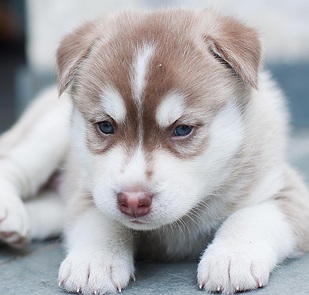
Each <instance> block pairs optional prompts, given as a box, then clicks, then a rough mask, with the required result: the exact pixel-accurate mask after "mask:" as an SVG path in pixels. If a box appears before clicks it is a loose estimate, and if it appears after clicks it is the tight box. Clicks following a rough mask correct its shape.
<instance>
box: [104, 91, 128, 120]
mask: <svg viewBox="0 0 309 295" xmlns="http://www.w3.org/2000/svg"><path fill="white" fill-rule="evenodd" d="M101 105H102V109H103V110H104V112H105V113H106V114H107V115H109V116H110V117H111V118H113V119H114V120H115V121H116V122H119V123H121V122H123V121H124V119H125V116H126V113H127V112H126V107H125V104H124V101H123V98H122V97H121V95H120V93H119V92H118V91H117V90H116V89H115V88H113V87H107V88H105V89H104V90H103V92H102V95H101Z"/></svg>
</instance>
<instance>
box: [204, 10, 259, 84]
mask: <svg viewBox="0 0 309 295" xmlns="http://www.w3.org/2000/svg"><path fill="white" fill-rule="evenodd" d="M206 14H208V15H207V17H208V20H207V22H208V26H209V32H207V33H206V34H205V35H204V40H205V41H206V42H207V44H208V45H209V48H210V50H211V52H212V53H213V54H214V55H215V56H216V57H217V58H220V59H222V60H223V61H224V63H227V64H228V65H229V66H230V67H231V68H232V69H233V70H234V71H235V72H236V74H237V75H238V76H239V77H240V78H241V79H242V80H243V81H244V82H246V83H249V84H250V85H251V86H252V87H253V88H257V86H258V71H259V67H260V63H261V43H260V40H259V37H258V34H257V32H256V31H255V30H254V29H252V28H249V27H246V26H244V25H243V24H242V23H240V22H239V21H237V20H236V19H234V18H232V17H224V16H220V15H218V14H216V13H214V11H212V12H211V13H210V12H209V11H206Z"/></svg>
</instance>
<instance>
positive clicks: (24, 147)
mask: <svg viewBox="0 0 309 295" xmlns="http://www.w3.org/2000/svg"><path fill="white" fill-rule="evenodd" d="M52 98H53V99H54V101H55V102H54V103H50V100H51V99H52ZM38 99H39V100H42V102H39V104H40V105H42V104H43V103H44V102H45V101H46V104H47V108H46V109H44V108H42V107H40V108H38V107H34V108H33V109H32V108H31V107H30V109H29V110H28V111H27V112H26V114H25V115H24V119H22V121H23V122H25V125H21V124H19V123H17V125H16V126H15V127H14V128H13V129H12V133H11V134H10V131H9V132H8V133H6V134H5V136H4V138H2V139H1V144H3V148H2V149H1V153H2V154H1V158H0V239H1V240H2V241H4V242H6V243H8V244H10V245H12V246H16V247H18V246H22V245H23V244H24V243H25V242H26V241H27V240H28V239H29V230H30V228H29V217H28V214H27V211H26V209H25V206H24V204H23V202H22V201H21V198H22V199H28V198H30V197H33V196H35V194H36V193H37V191H38V190H39V188H40V187H41V186H42V185H43V184H44V183H45V182H46V181H47V180H48V178H49V177H50V176H51V174H52V173H53V172H54V171H55V170H56V168H57V167H58V166H59V164H60V163H61V161H63V159H64V156H65V153H66V151H67V147H68V137H69V135H68V133H69V132H68V130H69V117H70V109H71V103H70V101H69V100H59V101H57V91H56V89H54V90H51V91H50V92H48V93H43V96H42V97H40V98H38ZM38 109H39V110H40V112H39V113H37V111H38ZM32 116H34V117H35V118H36V120H33V121H32V120H30V118H31V117H32ZM25 118H26V119H25Z"/></svg>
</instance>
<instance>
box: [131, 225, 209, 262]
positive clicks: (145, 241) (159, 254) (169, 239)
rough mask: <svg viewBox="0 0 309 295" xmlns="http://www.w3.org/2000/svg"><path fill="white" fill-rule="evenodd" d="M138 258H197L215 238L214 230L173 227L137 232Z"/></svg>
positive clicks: (190, 259)
mask: <svg viewBox="0 0 309 295" xmlns="http://www.w3.org/2000/svg"><path fill="white" fill-rule="evenodd" d="M134 238H135V251H136V253H135V256H136V258H137V259H138V260H155V261H170V260H175V261H183V260H188V261H192V260H196V259H198V258H199V256H200V255H201V253H202V252H203V251H204V250H205V249H206V247H207V245H208V243H209V242H210V241H211V240H212V238H213V232H212V231H209V232H208V231H207V232H202V231H197V230H190V229H188V228H176V229H173V228H172V227H171V228H169V229H164V230H157V231H152V232H135V235H134Z"/></svg>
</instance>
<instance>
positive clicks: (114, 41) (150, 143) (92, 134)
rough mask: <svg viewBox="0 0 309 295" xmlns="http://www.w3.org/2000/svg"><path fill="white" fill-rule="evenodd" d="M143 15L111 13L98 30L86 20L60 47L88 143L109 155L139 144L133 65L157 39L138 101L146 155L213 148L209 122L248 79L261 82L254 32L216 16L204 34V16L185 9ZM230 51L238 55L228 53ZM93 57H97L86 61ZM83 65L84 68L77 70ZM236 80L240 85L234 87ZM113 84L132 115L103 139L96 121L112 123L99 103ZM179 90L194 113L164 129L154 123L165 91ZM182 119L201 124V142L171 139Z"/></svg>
mask: <svg viewBox="0 0 309 295" xmlns="http://www.w3.org/2000/svg"><path fill="white" fill-rule="evenodd" d="M203 13H204V15H205V22H206V23H207V22H208V23H212V21H217V18H218V17H217V16H216V17H215V18H214V17H213V16H210V14H209V13H208V12H207V11H205V12H203ZM174 14H177V18H174V17H173V15H174ZM137 16H138V14H131V13H125V14H122V15H120V16H118V17H116V18H114V19H113V18H112V19H111V20H110V21H109V23H108V22H107V24H108V25H106V24H105V22H103V24H102V22H101V21H98V22H97V27H95V26H94V25H91V24H87V25H86V26H84V27H81V28H80V29H79V30H77V31H76V32H75V33H74V34H72V35H71V36H69V37H66V38H65V39H64V41H63V43H62V46H60V49H59V51H58V63H59V80H60V85H61V86H60V91H62V90H63V88H64V87H66V85H68V83H69V82H70V81H71V80H72V79H74V83H73V86H72V94H73V99H74V102H75V104H76V106H77V108H78V109H79V110H80V111H81V112H82V114H83V115H84V117H85V118H86V120H87V121H88V122H89V127H88V130H89V132H88V133H87V140H88V147H89V149H90V150H91V151H92V152H93V153H102V152H105V151H107V150H108V149H109V148H111V147H112V146H114V145H115V144H116V143H117V144H119V143H122V145H123V147H124V148H126V149H127V150H128V151H130V150H132V149H133V147H134V146H135V145H136V144H137V143H138V137H139V134H138V125H139V124H141V122H138V113H139V112H140V109H139V106H137V105H136V102H135V98H134V97H133V90H132V75H133V74H132V71H133V70H132V67H133V64H134V58H135V56H136V54H137V51H138V49H140V47H141V46H142V45H143V44H144V45H145V44H151V45H153V46H154V47H155V51H154V55H153V56H151V59H150V62H149V66H148V71H147V73H146V87H145V89H144V92H143V93H142V105H141V106H140V108H141V109H142V110H143V112H142V114H143V117H142V126H143V146H144V148H145V150H147V151H148V155H150V154H151V151H152V150H154V149H158V148H164V149H166V150H168V151H170V152H171V153H174V154H176V155H177V156H179V157H188V156H190V157H192V156H197V155H198V154H199V153H200V152H202V151H203V150H204V149H205V148H206V146H207V142H208V136H207V127H208V124H209V123H210V122H211V120H212V119H213V117H214V116H215V115H216V113H217V111H219V110H220V109H221V108H222V107H223V106H224V105H225V104H226V102H227V101H228V100H229V99H230V98H232V97H237V96H238V97H239V93H240V90H241V89H245V87H244V86H245V85H244V84H243V83H242V81H245V82H248V83H249V84H251V85H253V86H256V83H257V81H256V80H257V78H256V77H257V71H258V67H259V59H260V58H259V54H260V48H259V45H258V46H256V44H259V42H258V40H257V37H256V35H255V34H253V35H252V31H251V29H247V28H246V27H243V26H242V25H240V24H239V23H238V22H237V21H235V20H234V19H230V18H224V17H220V18H218V19H219V23H220V24H221V26H220V27H219V28H217V27H216V28H215V29H214V27H212V26H211V25H209V24H208V25H207V26H206V24H205V31H201V29H200V19H199V16H198V15H197V14H196V13H194V12H190V11H185V10H173V11H168V12H164V13H162V12H155V13H149V14H145V15H144V14H143V15H140V17H137ZM213 18H214V19H213ZM128 24H130V27H128ZM104 27H105V29H103V28H104ZM96 28H97V29H96ZM145 28H147V29H145ZM111 29H112V30H113V31H112V32H111V31H109V30H111ZM95 31H96V33H95ZM233 32H235V34H234V33H233ZM236 32H237V34H236ZM87 34H88V37H85V36H84V35H87ZM225 35H226V36H228V37H225ZM86 41H87V42H88V43H87V42H86ZM253 42H254V44H255V48H253ZM161 45H164V46H161ZM214 46H215V47H216V54H219V55H220V57H221V58H222V59H224V60H225V62H226V63H228V64H230V65H231V67H232V70H231V68H229V67H226V66H225V65H223V64H222V63H221V62H220V61H218V60H217V59H216V58H215V57H214V55H213V54H212V50H214ZM232 49H233V50H232ZM231 50H232V52H234V53H235V54H234V55H231V54H230V53H229V52H230V51H231ZM238 53H239V54H238ZM88 55H91V59H87V56H88ZM247 65H248V66H247ZM80 67H82V68H83V71H79V68H80ZM233 71H235V72H236V73H237V74H238V75H239V77H240V78H241V80H238V78H237V77H235V75H234V73H233ZM237 81H238V82H239V83H237ZM237 84H239V87H235V85H237ZM108 85H112V86H113V87H114V88H115V89H117V91H118V92H119V93H120V95H121V97H122V98H123V99H124V102H125V105H126V110H127V115H126V119H125V122H124V123H121V124H118V122H113V123H114V125H115V127H116V131H117V132H116V133H115V134H114V135H113V136H102V135H100V134H99V132H98V130H97V129H96V128H95V127H94V126H91V125H94V123H95V122H96V121H98V120H97V118H102V119H101V120H103V119H108V120H112V118H108V117H107V116H106V114H102V108H101V106H100V95H101V94H102V91H103V89H104V88H105V87H107V86H108ZM222 85H225V86H224V88H222ZM176 90H177V92H180V93H181V94H182V95H185V97H186V104H187V107H188V109H189V110H190V113H185V114H184V117H183V118H181V119H180V120H179V121H177V122H175V124H174V125H172V126H170V127H169V128H167V129H165V130H162V129H160V127H159V126H158V125H157V122H156V120H155V114H156V109H157V107H158V105H159V104H160V102H161V101H162V99H163V98H164V96H165V95H166V94H167V93H169V92H172V91H176ZM235 93H237V95H235ZM85 99H87V102H88V107H87V108H85V103H84V100H85ZM205 100H207V103H205ZM193 111H194V114H195V115H194V117H192V115H191V113H192V112H193ZM177 124H189V125H192V126H195V127H196V130H195V133H198V134H193V136H194V137H195V140H192V138H193V137H192V136H191V137H189V139H182V140H173V139H172V137H171V135H172V131H173V128H174V127H176V125H177ZM199 134H200V135H199ZM198 135H199V137H198ZM197 137H198V138H199V140H196V138H197ZM202 147H203V148H202ZM149 160H150V159H149Z"/></svg>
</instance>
